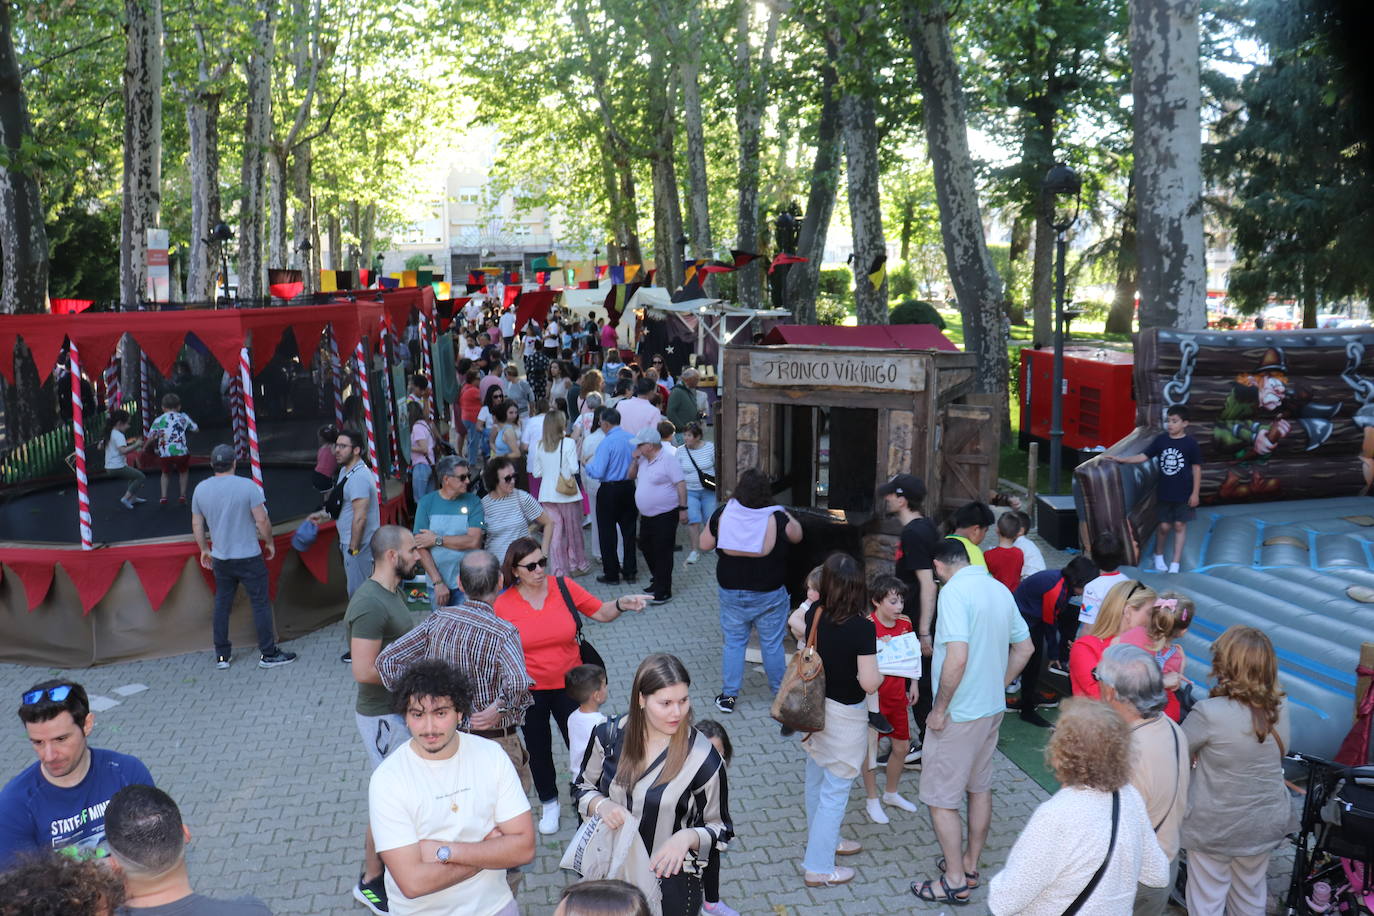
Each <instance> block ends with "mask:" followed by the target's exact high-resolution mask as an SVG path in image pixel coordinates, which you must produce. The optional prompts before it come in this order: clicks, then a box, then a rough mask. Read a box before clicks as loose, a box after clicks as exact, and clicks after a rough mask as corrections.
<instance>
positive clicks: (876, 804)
mask: <svg viewBox="0 0 1374 916" xmlns="http://www.w3.org/2000/svg"><path fill="white" fill-rule="evenodd" d="M864 807H865V808H866V809H867V811H868V819H869V820H870V821H872V822H873V823H875V824H890V823H892V821H891V819H890V818H889V817H888V816H887V812H886V811H884V810H883V803H882V802H881V801H879V800H878V799H876V798H870V799H869V800H868V804H867V805H865V806H864Z"/></svg>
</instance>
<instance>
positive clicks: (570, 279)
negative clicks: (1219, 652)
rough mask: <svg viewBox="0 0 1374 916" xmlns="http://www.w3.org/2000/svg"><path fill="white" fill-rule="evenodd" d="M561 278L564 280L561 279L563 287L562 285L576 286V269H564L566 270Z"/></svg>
mask: <svg viewBox="0 0 1374 916" xmlns="http://www.w3.org/2000/svg"><path fill="white" fill-rule="evenodd" d="M563 277H564V279H563V285H564V286H577V271H576V269H574V268H572V267H569V268H566V269H565V270H564V271H563Z"/></svg>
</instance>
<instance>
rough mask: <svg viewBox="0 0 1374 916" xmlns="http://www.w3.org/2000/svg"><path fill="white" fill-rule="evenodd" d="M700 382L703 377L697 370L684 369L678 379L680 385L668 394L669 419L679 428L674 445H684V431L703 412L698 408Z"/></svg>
mask: <svg viewBox="0 0 1374 916" xmlns="http://www.w3.org/2000/svg"><path fill="white" fill-rule="evenodd" d="M700 380H701V375H700V373H698V372H697V370H695V369H692V368H690V367H689V368H687V369H683V370H682V375H681V376H679V377H678V380H677V382H678V383H677V384H676V385H674V386H673V390H672V391H671V392H669V394H668V419H669V420H671V421H673V425H674V426H676V427H677V435H675V436H674V437H673V444H674V445H681V444H682V441H683V437H682V431H683V430H684V429H686V428H687V424H688V423H693V422H696V420H697V418H698V417H700V416H701V411H700V410H699V409H698V408H697V383H698V382H699V381H700Z"/></svg>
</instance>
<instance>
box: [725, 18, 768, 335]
mask: <svg viewBox="0 0 1374 916" xmlns="http://www.w3.org/2000/svg"><path fill="white" fill-rule="evenodd" d="M738 2H739V5H738V10H737V12H736V16H735V134H736V136H737V138H738V140H739V210H738V212H737V215H736V219H735V244H736V245H737V246H739V247H740V248H743V249H744V250H746V251H754V250H756V248H757V247H758V244H759V134H760V132H761V125H762V123H763V108H764V103H765V102H766V101H767V99H768V74H769V70H770V69H771V64H772V58H773V43H774V41H775V40H776V38H777V34H778V6H777V5H771V6H769V9H768V23H767V25H766V26H765V27H764V39H763V47H762V48H761V49H760V50H759V56H758V60H754V59H753V49H752V45H751V43H750V36H751V34H752V29H751V28H750V18H751V16H752V14H753V11H754V4H753V2H752V0H738ZM761 270H762V264H761V263H760V262H759V261H754V262H752V263H751V264H748V265H746V266H745V267H743V268H741V269H740V270H739V271H738V272H737V273H736V274H735V276H736V277H737V278H738V287H737V296H738V298H739V304H740V306H741V307H743V308H758V307H759V306H760V305H762V297H763V290H762V289H761V287H760V284H759V278H760V276H761V273H760V271H761Z"/></svg>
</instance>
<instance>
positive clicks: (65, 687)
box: [23, 684, 72, 706]
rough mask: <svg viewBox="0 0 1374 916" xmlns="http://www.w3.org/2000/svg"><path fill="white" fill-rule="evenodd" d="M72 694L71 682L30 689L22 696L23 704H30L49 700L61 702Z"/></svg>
mask: <svg viewBox="0 0 1374 916" xmlns="http://www.w3.org/2000/svg"><path fill="white" fill-rule="evenodd" d="M71 695H72V685H71V684H58V685H57V686H56V687H49V688H47V689H46V690H30V691H29V692H28V693H25V694H24V696H23V701H24V705H25V706H32V705H33V704H34V703H42V702H43V701H44V700H49V701H51V702H53V703H61V702H62V701H63V700H65V699H66V698H67V697H69V696H71Z"/></svg>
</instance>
